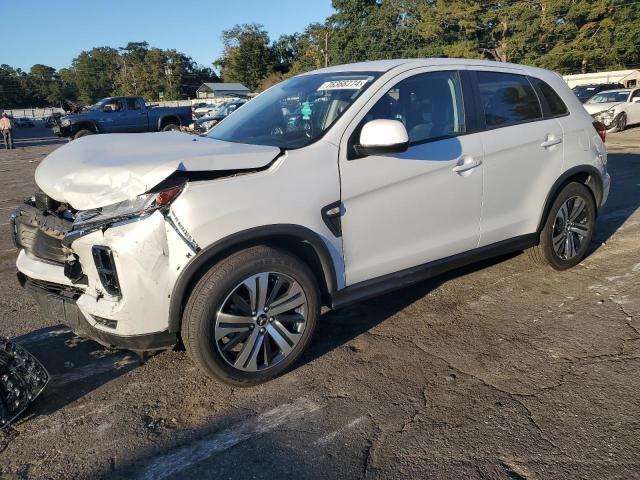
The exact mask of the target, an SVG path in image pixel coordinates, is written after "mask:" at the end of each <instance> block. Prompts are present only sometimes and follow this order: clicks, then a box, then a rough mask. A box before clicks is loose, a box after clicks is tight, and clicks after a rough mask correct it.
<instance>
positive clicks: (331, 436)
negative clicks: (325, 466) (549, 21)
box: [313, 417, 364, 445]
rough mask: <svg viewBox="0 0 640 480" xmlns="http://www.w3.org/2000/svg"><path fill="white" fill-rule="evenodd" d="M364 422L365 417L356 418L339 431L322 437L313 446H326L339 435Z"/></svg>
mask: <svg viewBox="0 0 640 480" xmlns="http://www.w3.org/2000/svg"><path fill="white" fill-rule="evenodd" d="M363 420H364V417H358V418H355V419H353V420H351V421H350V422H349V423H347V424H346V425H345V426H344V427H341V428H339V429H337V430H334V431H333V432H331V433H328V434H327V435H324V436H323V437H320V438H319V439H318V440H316V441H315V442H313V444H314V445H326V444H327V443H329V442H331V441H332V440H333V439H334V438H336V437H337V436H338V435H340V434H342V433H343V432H346V431H347V430H350V429H352V428H353V427H355V426H356V425H358V424H359V423H360V422H362V421H363Z"/></svg>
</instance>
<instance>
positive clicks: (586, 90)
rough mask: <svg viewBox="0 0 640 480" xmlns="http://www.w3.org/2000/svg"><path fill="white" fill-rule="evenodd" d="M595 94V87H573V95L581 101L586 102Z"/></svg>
mask: <svg viewBox="0 0 640 480" xmlns="http://www.w3.org/2000/svg"><path fill="white" fill-rule="evenodd" d="M595 92H596V87H574V88H573V93H575V95H576V97H578V98H579V99H581V100H587V99H588V98H591V97H592V96H593V94H594V93H595Z"/></svg>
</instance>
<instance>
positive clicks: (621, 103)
mask: <svg viewBox="0 0 640 480" xmlns="http://www.w3.org/2000/svg"><path fill="white" fill-rule="evenodd" d="M584 108H585V109H586V110H587V112H589V113H590V114H591V116H592V117H593V118H595V119H596V120H598V121H599V122H602V123H603V124H604V125H605V127H606V128H607V130H608V131H609V132H621V131H623V130H624V129H625V128H627V125H632V124H635V123H640V88H635V89H634V88H626V89H621V90H608V91H606V92H600V93H598V94H596V95H594V96H593V97H591V98H590V99H589V100H588V101H587V103H585V104H584Z"/></svg>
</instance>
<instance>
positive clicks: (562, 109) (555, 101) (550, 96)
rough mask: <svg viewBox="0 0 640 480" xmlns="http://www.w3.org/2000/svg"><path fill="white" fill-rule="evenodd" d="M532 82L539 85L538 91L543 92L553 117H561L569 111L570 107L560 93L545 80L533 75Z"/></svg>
mask: <svg viewBox="0 0 640 480" xmlns="http://www.w3.org/2000/svg"><path fill="white" fill-rule="evenodd" d="M531 82H532V83H533V84H534V85H535V86H536V87H537V89H538V91H539V92H540V93H541V94H542V96H543V97H544V99H545V100H546V102H547V106H548V107H549V114H550V115H551V116H552V117H559V116H562V115H566V114H567V113H569V109H568V108H567V106H566V105H565V104H564V102H563V101H562V99H561V98H560V95H558V94H557V93H556V91H555V90H554V89H553V88H552V87H551V86H550V85H549V84H548V83H547V82H545V81H544V80H540V79H539V78H534V77H531Z"/></svg>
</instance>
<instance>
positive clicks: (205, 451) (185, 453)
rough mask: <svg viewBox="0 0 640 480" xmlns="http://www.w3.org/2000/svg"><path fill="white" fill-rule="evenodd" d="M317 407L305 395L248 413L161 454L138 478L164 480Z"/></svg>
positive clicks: (302, 415)
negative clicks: (248, 416)
mask: <svg viewBox="0 0 640 480" xmlns="http://www.w3.org/2000/svg"><path fill="white" fill-rule="evenodd" d="M319 409H320V406H319V405H318V404H316V403H314V402H312V401H311V400H308V399H306V398H299V399H298V400H296V401H295V402H293V403H288V404H285V405H280V406H279V407H276V408H274V409H273V410H269V411H268V412H265V413H262V414H260V415H258V416H257V417H251V418H248V419H246V420H243V421H241V422H239V423H237V424H235V425H232V426H231V427H229V428H227V429H225V430H223V431H222V432H218V433H216V434H214V435H212V436H210V437H208V438H203V439H201V440H198V441H196V442H194V443H191V444H189V445H185V446H184V447H181V448H179V449H177V450H175V451H174V452H173V453H169V454H160V455H159V456H157V457H156V458H153V459H152V460H151V461H150V462H149V463H148V464H147V466H146V468H145V470H144V472H143V473H142V475H141V476H140V477H139V478H140V479H141V480H163V479H165V478H168V477H172V476H173V475H175V474H176V473H178V472H180V471H182V470H185V469H187V468H189V467H192V466H194V465H197V464H198V463H200V462H202V461H204V460H206V459H207V458H210V457H212V456H213V455H216V454H218V453H221V452H224V451H225V450H228V449H229V448H231V447H233V446H235V445H237V444H239V443H241V442H244V441H246V440H249V439H250V438H252V437H257V436H259V435H263V434H265V433H267V432H270V431H272V430H274V429H276V428H278V427H279V426H281V425H283V424H285V423H289V422H292V421H295V420H299V419H301V418H303V417H304V416H305V415H308V414H309V413H311V412H315V411H316V410H319Z"/></svg>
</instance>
